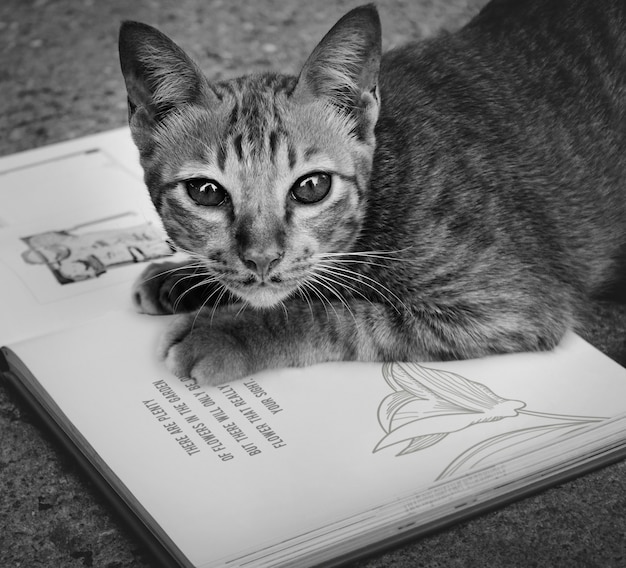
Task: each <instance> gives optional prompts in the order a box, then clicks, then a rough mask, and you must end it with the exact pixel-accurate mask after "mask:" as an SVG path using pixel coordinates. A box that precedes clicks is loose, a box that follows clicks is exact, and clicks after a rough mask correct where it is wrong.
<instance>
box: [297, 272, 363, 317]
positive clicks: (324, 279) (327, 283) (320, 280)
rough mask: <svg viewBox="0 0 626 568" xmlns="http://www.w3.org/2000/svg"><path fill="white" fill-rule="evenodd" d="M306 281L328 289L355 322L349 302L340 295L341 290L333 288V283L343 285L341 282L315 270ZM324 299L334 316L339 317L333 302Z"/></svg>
mask: <svg viewBox="0 0 626 568" xmlns="http://www.w3.org/2000/svg"><path fill="white" fill-rule="evenodd" d="M308 282H310V283H315V284H317V285H319V286H321V287H322V288H323V289H325V290H328V291H329V292H330V293H331V295H333V296H334V297H336V298H337V299H338V300H339V302H340V303H341V305H342V306H343V307H344V308H345V309H346V310H347V311H348V313H349V314H350V315H351V316H352V319H353V320H354V322H355V323H357V320H356V317H355V315H354V312H353V311H352V308H351V307H350V303H349V302H348V301H347V300H346V299H345V298H344V297H343V296H342V294H341V292H340V291H339V290H337V289H336V288H335V286H334V284H338V285H339V286H343V285H342V283H341V282H338V281H337V280H336V279H333V278H330V277H329V276H327V275H324V274H320V273H319V272H318V271H316V272H315V274H314V275H311V276H309V278H308ZM343 287H344V288H348V286H343ZM355 291H356V290H355ZM321 296H323V294H321ZM326 301H327V302H328V305H329V306H330V307H331V309H332V310H333V311H334V312H335V316H336V317H337V318H339V314H338V313H337V310H336V309H335V305H334V304H333V302H331V301H330V300H328V299H326ZM326 313H328V312H326Z"/></svg>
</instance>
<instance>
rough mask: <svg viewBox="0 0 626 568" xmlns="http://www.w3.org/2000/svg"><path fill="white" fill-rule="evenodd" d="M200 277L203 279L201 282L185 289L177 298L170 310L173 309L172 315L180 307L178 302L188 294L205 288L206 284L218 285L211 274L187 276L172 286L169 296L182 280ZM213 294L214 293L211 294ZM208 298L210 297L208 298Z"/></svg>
mask: <svg viewBox="0 0 626 568" xmlns="http://www.w3.org/2000/svg"><path fill="white" fill-rule="evenodd" d="M199 276H200V277H202V276H204V278H203V279H202V280H200V281H199V282H196V283H195V284H194V285H193V286H190V287H189V288H186V289H185V290H184V291H183V293H182V294H180V296H178V297H177V298H176V300H175V302H174V304H173V306H172V308H173V309H174V313H176V311H177V310H178V306H179V305H180V302H181V301H182V300H183V298H184V297H185V296H186V295H187V294H189V293H190V292H192V291H193V290H195V289H196V288H201V287H203V286H207V285H208V284H215V283H219V282H218V280H217V278H215V276H213V275H211V274H204V275H197V274H188V275H187V276H184V277H183V278H181V279H180V280H178V281H177V282H176V284H174V286H172V289H171V290H170V294H171V293H172V291H173V290H174V288H175V287H176V286H177V285H178V284H180V283H181V282H182V281H183V280H186V279H189V278H198V277H199ZM213 293H214V292H213ZM209 297H210V296H209Z"/></svg>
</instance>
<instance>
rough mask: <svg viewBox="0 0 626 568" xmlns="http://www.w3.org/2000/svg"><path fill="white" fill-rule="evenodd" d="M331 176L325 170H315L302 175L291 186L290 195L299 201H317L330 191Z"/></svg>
mask: <svg viewBox="0 0 626 568" xmlns="http://www.w3.org/2000/svg"><path fill="white" fill-rule="evenodd" d="M330 186H331V177H330V174H327V173H325V172H315V173H312V174H307V175H305V176H302V177H301V178H300V179H299V180H298V181H297V182H296V183H294V184H293V186H292V187H291V197H293V198H294V199H295V200H296V201H298V202H299V203H304V204H309V203H317V202H318V201H321V200H322V199H324V198H325V197H326V196H327V195H328V192H329V191H330Z"/></svg>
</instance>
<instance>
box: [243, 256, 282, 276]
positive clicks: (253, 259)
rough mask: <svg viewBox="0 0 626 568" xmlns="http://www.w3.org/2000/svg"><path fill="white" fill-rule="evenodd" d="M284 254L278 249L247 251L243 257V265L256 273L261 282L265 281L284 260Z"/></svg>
mask: <svg viewBox="0 0 626 568" xmlns="http://www.w3.org/2000/svg"><path fill="white" fill-rule="evenodd" d="M284 254H285V253H284V252H283V251H280V250H276V249H271V250H263V251H257V250H254V249H252V250H247V251H245V252H244V253H243V255H242V260H243V263H244V264H245V265H246V267H247V268H249V269H250V270H252V271H253V272H256V273H257V274H258V275H259V276H260V277H261V280H265V279H266V278H267V277H268V275H269V273H270V272H271V271H272V270H273V269H274V267H275V266H276V265H277V264H278V263H279V262H280V261H281V260H282V258H283V256H284Z"/></svg>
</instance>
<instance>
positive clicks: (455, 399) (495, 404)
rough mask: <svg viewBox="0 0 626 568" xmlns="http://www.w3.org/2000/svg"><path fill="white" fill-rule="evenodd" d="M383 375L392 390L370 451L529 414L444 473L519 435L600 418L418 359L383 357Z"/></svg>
mask: <svg viewBox="0 0 626 568" xmlns="http://www.w3.org/2000/svg"><path fill="white" fill-rule="evenodd" d="M383 377H384V378H385V380H386V381H387V383H388V384H389V386H390V387H391V388H392V389H393V391H394V392H393V393H391V394H389V395H388V396H386V397H385V398H384V399H383V401H382V402H381V404H380V406H379V408H378V421H379V423H380V425H381V427H382V429H383V430H384V431H385V436H383V438H382V439H381V440H380V442H378V444H377V445H376V447H375V448H374V452H378V451H380V450H382V449H385V448H388V447H390V446H394V445H396V444H404V447H403V449H402V450H401V451H400V452H399V453H398V454H397V455H398V456H401V455H406V454H410V453H413V452H416V451H419V450H423V449H425V448H428V447H430V446H432V445H434V444H436V443H438V442H440V441H441V440H442V439H443V438H445V437H446V436H449V435H450V434H453V433H454V432H458V431H460V430H463V429H465V428H469V427H471V426H473V425H475V424H479V423H483V422H493V421H496V420H503V419H505V418H514V417H516V416H518V415H520V414H525V415H529V416H532V417H533V420H534V421H535V422H534V423H533V424H532V425H530V426H529V424H528V423H527V424H525V425H524V427H521V426H520V427H519V428H517V429H512V430H511V431H510V432H506V433H505V434H499V435H497V436H494V437H493V438H489V439H486V440H483V441H481V442H480V443H478V444H476V445H475V446H473V447H471V448H468V449H467V450H466V451H465V452H463V453H462V454H461V455H460V456H459V457H458V458H457V459H455V460H454V461H453V462H452V464H450V465H449V466H448V467H447V468H446V470H445V471H444V473H443V474H442V476H443V475H447V474H451V473H452V472H455V471H456V470H457V469H459V468H460V467H462V466H465V467H471V466H472V465H476V464H477V463H479V462H480V461H481V460H482V459H484V458H485V457H487V456H491V455H493V454H495V453H498V452H500V451H503V450H507V449H509V448H510V446H511V445H512V444H516V443H520V442H519V440H520V438H524V439H525V440H528V439H530V438H532V437H538V436H540V435H543V434H545V433H546V432H551V431H555V430H559V429H563V428H566V429H571V428H579V427H581V426H584V425H586V424H589V423H591V422H596V421H598V420H601V418H595V417H581V416H570V415H562V414H549V413H543V412H534V411H531V410H528V409H527V408H526V403H525V402H523V401H521V400H509V399H505V398H502V397H500V396H498V395H497V394H495V393H494V392H493V391H491V390H490V389H489V388H487V387H486V386H485V385H483V384H481V383H478V382H475V381H470V380H469V379H466V378H464V377H462V376H460V375H457V374H455V373H452V372H448V371H440V370H436V369H430V368H427V367H423V366H421V365H418V364H416V363H387V364H385V365H384V366H383ZM468 464H469V465H468Z"/></svg>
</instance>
